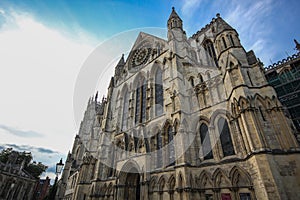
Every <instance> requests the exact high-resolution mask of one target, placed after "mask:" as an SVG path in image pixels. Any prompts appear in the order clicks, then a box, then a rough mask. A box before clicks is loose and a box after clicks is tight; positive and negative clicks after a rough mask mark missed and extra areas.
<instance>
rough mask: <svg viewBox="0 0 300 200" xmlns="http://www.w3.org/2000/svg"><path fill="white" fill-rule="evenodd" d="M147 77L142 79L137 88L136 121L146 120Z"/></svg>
mask: <svg viewBox="0 0 300 200" xmlns="http://www.w3.org/2000/svg"><path fill="white" fill-rule="evenodd" d="M146 90H147V82H146V79H141V80H140V81H139V83H138V86H137V89H136V102H135V123H142V122H145V121H146Z"/></svg>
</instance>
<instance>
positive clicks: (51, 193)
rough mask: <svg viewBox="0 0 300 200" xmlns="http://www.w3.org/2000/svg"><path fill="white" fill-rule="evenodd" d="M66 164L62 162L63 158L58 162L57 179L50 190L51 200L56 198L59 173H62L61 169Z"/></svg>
mask: <svg viewBox="0 0 300 200" xmlns="http://www.w3.org/2000/svg"><path fill="white" fill-rule="evenodd" d="M63 166H64V164H63V162H62V158H61V159H60V161H59V163H56V168H55V174H56V177H55V181H54V184H53V186H52V190H51V192H50V198H49V200H54V199H55V195H56V191H57V180H58V175H59V174H60V173H61V170H62V168H63Z"/></svg>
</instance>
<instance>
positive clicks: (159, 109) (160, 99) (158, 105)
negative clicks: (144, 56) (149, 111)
mask: <svg viewBox="0 0 300 200" xmlns="http://www.w3.org/2000/svg"><path fill="white" fill-rule="evenodd" d="M163 107H164V94H163V82H162V70H161V69H160V67H158V68H157V70H156V73H155V116H158V115H161V114H162V113H163Z"/></svg>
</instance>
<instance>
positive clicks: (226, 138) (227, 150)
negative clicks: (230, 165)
mask: <svg viewBox="0 0 300 200" xmlns="http://www.w3.org/2000/svg"><path fill="white" fill-rule="evenodd" d="M218 129H219V132H220V140H221V145H222V150H223V155H224V157H226V156H231V155H234V154H235V152H234V148H233V144H232V139H231V133H230V129H229V126H228V122H227V120H225V119H224V118H223V117H221V118H220V119H219V120H218Z"/></svg>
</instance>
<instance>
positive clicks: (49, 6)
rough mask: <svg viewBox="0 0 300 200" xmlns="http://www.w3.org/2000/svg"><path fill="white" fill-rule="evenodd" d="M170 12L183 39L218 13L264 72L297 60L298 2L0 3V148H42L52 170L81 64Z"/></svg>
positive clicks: (65, 145)
mask: <svg viewBox="0 0 300 200" xmlns="http://www.w3.org/2000/svg"><path fill="white" fill-rule="evenodd" d="M172 6H174V7H175V9H176V11H177V13H178V14H179V16H180V17H181V18H182V20H183V24H184V29H185V31H186V32H187V35H188V36H191V35H192V34H194V33H196V32H197V31H198V30H200V29H201V28H202V27H204V26H205V25H206V24H208V23H209V22H210V21H211V19H212V18H213V17H215V15H216V13H220V14H221V16H222V17H223V18H224V19H225V20H226V21H227V22H228V23H229V24H231V25H232V27H234V28H235V29H236V30H237V31H238V33H239V36H240V39H241V42H242V44H243V45H244V47H245V49H246V50H250V49H253V50H254V51H255V53H256V55H257V57H259V58H260V59H261V60H262V61H263V63H264V64H265V65H266V66H267V65H269V64H271V62H276V61H278V60H280V59H282V58H284V57H286V56H287V55H291V54H293V53H295V52H296V51H295V50H294V47H295V45H294V43H293V39H298V41H300V34H299V33H300V23H299V21H298V19H299V15H300V14H299V8H300V1H298V0H289V1H285V0H243V1H240V0H213V1H212V0H179V1H167V0H159V1H150V0H144V1H132V0H130V1H115V0H102V1H76V0H73V1H67V0H51V1H50V0H48V1H40V0H35V1H15V0H9V1H6V0H2V1H0V46H1V48H0V55H1V59H0V91H1V96H2V98H1V100H0V110H1V115H0V143H1V144H0V145H2V146H5V145H6V146H9V145H17V146H19V148H20V149H24V150H30V149H32V150H33V151H34V152H36V154H38V156H36V157H37V159H43V158H47V156H45V154H47V151H44V150H45V149H48V150H49V152H52V153H50V154H51V155H50V154H49V156H50V157H49V159H44V160H42V161H44V162H46V164H47V161H48V165H50V166H49V168H51V169H53V164H54V163H56V162H58V161H59V159H60V157H62V156H63V155H66V153H67V151H68V150H70V149H71V147H72V142H73V139H74V136H75V134H76V133H77V130H78V126H76V123H75V122H74V114H73V107H72V98H73V92H74V87H75V83H76V78H77V76H78V74H79V72H80V69H81V67H82V64H83V63H84V61H85V59H87V57H88V56H89V55H90V53H91V52H92V51H93V50H94V49H95V48H96V47H97V46H98V45H99V44H101V43H102V42H103V41H107V40H108V39H109V38H111V37H112V36H113V35H115V34H119V33H121V32H124V31H128V30H132V29H143V28H145V27H158V28H166V23H167V19H168V17H169V15H170V12H171V8H172ZM128 42H129V44H132V43H133V42H134V41H128ZM128 51H129V49H128ZM115 56H120V55H115ZM111 71H113V69H112V70H111ZM111 75H112V74H108V76H107V77H108V79H107V80H105V81H103V82H104V84H102V85H99V87H98V89H99V90H100V91H101V90H102V91H101V93H100V95H103V94H105V90H106V87H107V84H106V83H108V80H109V77H110V76H111ZM90 95H92V94H90ZM85 98H86V99H88V98H89V97H88V96H87V97H85ZM85 106H86V105H83V106H82V107H85ZM82 112H83V110H82ZM41 148H42V149H41ZM38 152H40V153H38ZM53 152H54V153H53ZM50 158H51V159H50ZM51 176H52V177H53V176H54V174H53V173H52V174H51Z"/></svg>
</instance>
